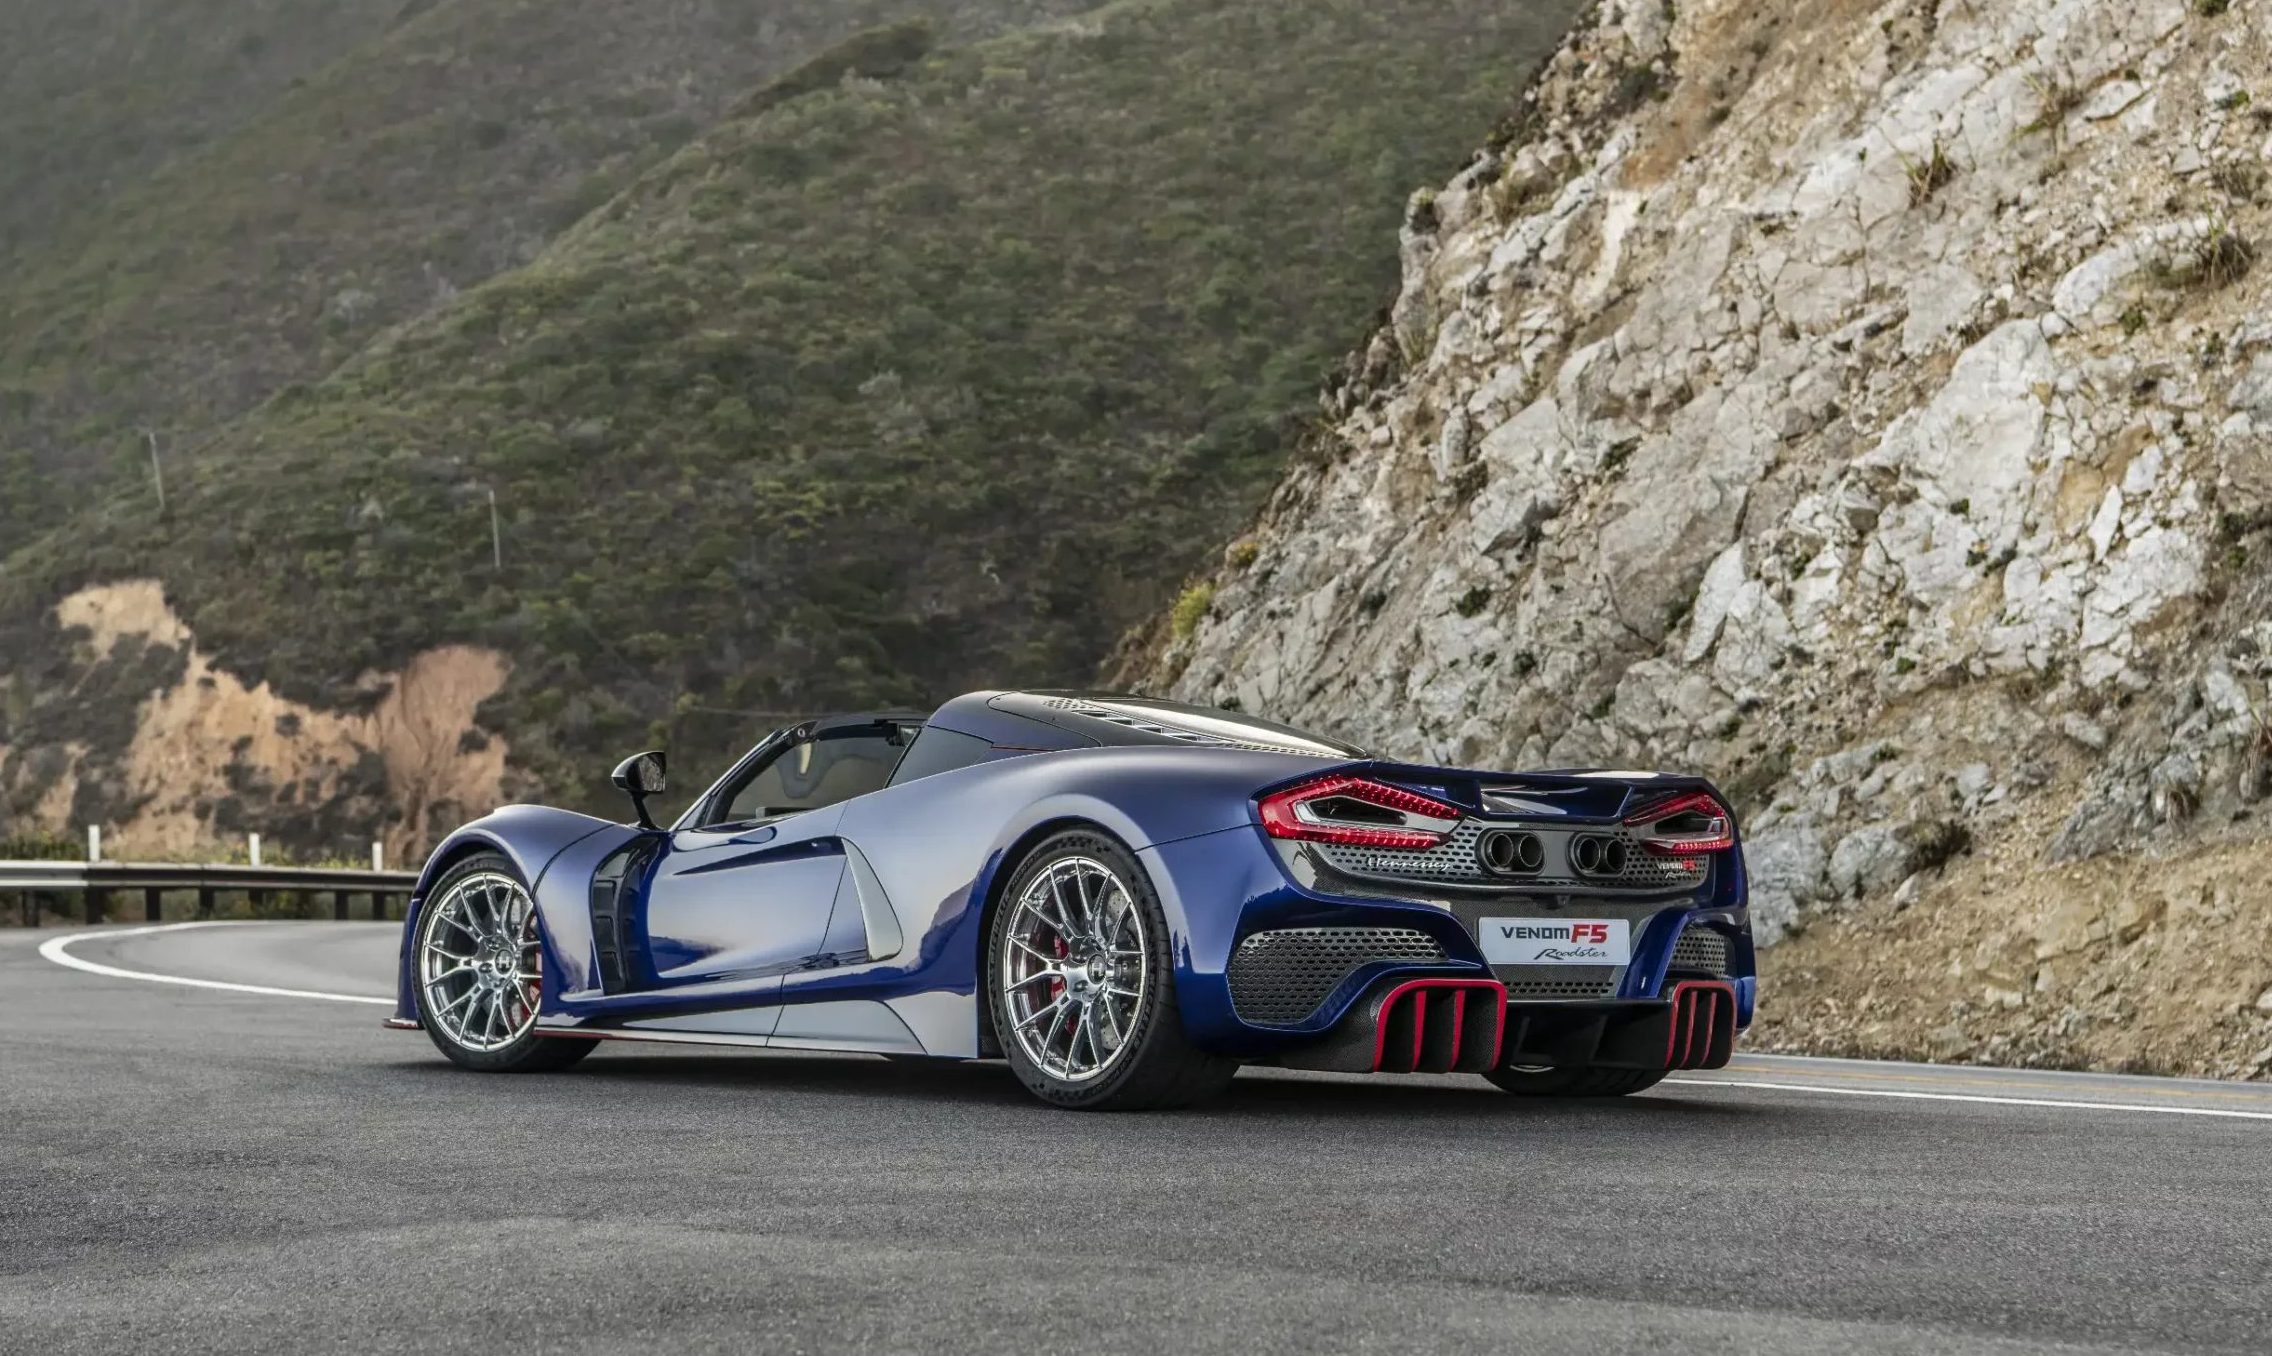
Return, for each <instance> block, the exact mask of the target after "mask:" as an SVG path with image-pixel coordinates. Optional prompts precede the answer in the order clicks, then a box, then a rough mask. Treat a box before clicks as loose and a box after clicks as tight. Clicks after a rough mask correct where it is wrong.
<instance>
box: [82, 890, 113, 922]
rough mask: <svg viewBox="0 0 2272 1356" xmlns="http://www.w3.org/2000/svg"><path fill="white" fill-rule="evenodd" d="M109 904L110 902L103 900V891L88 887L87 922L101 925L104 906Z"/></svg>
mask: <svg viewBox="0 0 2272 1356" xmlns="http://www.w3.org/2000/svg"><path fill="white" fill-rule="evenodd" d="M108 902H109V901H107V900H105V899H104V898H103V892H102V891H101V890H99V889H97V888H95V887H94V886H92V885H90V886H88V887H87V921H88V922H89V923H100V922H101V921H103V906H104V905H105V904H106V903H108Z"/></svg>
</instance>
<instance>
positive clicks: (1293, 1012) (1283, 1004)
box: [1229, 928, 1444, 1026]
mask: <svg viewBox="0 0 2272 1356" xmlns="http://www.w3.org/2000/svg"><path fill="white" fill-rule="evenodd" d="M1443 959H1444V948H1443V947H1442V945H1440V944H1439V943H1438V942H1437V941H1436V939H1435V938H1433V937H1430V936H1429V935H1428V934H1427V933H1425V932H1421V931H1419V930H1417V929H1414V928H1282V929H1280V930H1278V931H1275V932H1257V933H1255V934H1254V935H1253V936H1251V937H1248V938H1247V939H1246V940H1245V941H1243V942H1240V943H1239V946H1238V950H1237V951H1235V952H1233V953H1232V954H1231V964H1230V971H1229V978H1230V982H1231V1007H1232V1009H1233V1010H1234V1011H1236V1012H1237V1013H1238V1015H1239V1017H1240V1018H1241V1019H1242V1020H1244V1021H1249V1022H1260V1023H1266V1024H1269V1025H1274V1026H1285V1025H1290V1024H1292V1023H1296V1022H1299V1021H1301V1020H1302V1019H1303V1018H1305V1017H1307V1016H1309V1015H1310V1014H1311V1013H1313V1012H1316V1011H1317V1009H1318V1006H1319V1005H1320V1004H1322V1003H1323V1002H1325V1000H1326V999H1327V998H1329V997H1331V996H1332V994H1333V991H1334V990H1335V989H1337V988H1339V987H1340V986H1341V981H1343V980H1345V979H1347V978H1348V977H1349V976H1350V974H1351V973H1352V972H1354V971H1355V970H1356V969H1357V968H1358V967H1359V966H1364V965H1371V964H1374V963H1376V962H1381V961H1387V962H1393V963H1403V964H1417V965H1426V964H1429V963H1431V962H1436V961H1441V960H1443Z"/></svg>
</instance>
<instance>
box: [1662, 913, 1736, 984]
mask: <svg viewBox="0 0 2272 1356" xmlns="http://www.w3.org/2000/svg"><path fill="white" fill-rule="evenodd" d="M1671 969H1672V970H1674V971H1678V972H1679V973H1681V974H1689V975H1711V976H1714V977H1715V978H1717V977H1718V976H1720V975H1724V974H1726V973H1727V972H1728V939H1727V936H1726V934H1724V933H1721V932H1716V931H1714V930H1713V929H1711V928H1707V927H1696V926H1693V925H1692V926H1690V927H1689V928H1688V929H1687V930H1686V931H1684V932H1682V933H1681V934H1680V940H1679V941H1677V942H1674V943H1673V946H1672V966H1671Z"/></svg>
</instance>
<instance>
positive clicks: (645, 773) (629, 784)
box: [609, 749, 668, 829]
mask: <svg viewBox="0 0 2272 1356" xmlns="http://www.w3.org/2000/svg"><path fill="white" fill-rule="evenodd" d="M609 780H611V781H613V782H614V783H615V785H616V787H617V789H619V790H621V791H622V792H623V794H625V795H627V796H629V797H631V809H632V811H633V812H634V813H636V814H637V815H638V816H639V827H640V828H642V829H652V828H655V827H657V825H656V823H655V821H654V819H653V818H652V817H650V816H649V815H648V813H647V797H649V796H659V795H661V794H662V793H663V788H664V787H665V786H666V785H668V783H666V782H665V781H664V780H663V751H662V750H661V749H651V750H649V751H648V752H646V753H635V754H632V755H631V756H630V757H629V758H626V759H624V760H623V761H622V762H620V763H617V764H616V765H615V772H614V773H613V774H612V775H611V776H610V777H609Z"/></svg>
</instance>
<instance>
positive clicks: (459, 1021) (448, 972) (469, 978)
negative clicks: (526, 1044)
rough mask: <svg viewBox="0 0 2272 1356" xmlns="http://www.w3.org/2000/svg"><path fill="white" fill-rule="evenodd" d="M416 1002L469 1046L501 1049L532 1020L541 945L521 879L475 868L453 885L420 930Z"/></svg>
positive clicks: (452, 1036)
mask: <svg viewBox="0 0 2272 1356" xmlns="http://www.w3.org/2000/svg"><path fill="white" fill-rule="evenodd" d="M419 936H420V940H419V943H418V1006H419V1010H420V1011H421V1012H422V1013H424V1014H425V1017H426V1020H427V1021H428V1022H430V1023H432V1024H433V1025H434V1026H435V1027H436V1028H438V1029H439V1030H440V1031H441V1033H442V1034H443V1035H444V1036H447V1037H448V1038H449V1039H450V1040H451V1041H452V1042H453V1043H455V1044H457V1045H459V1046H462V1047H464V1048H465V1049H467V1050H475V1051H483V1052H487V1051H491V1050H501V1049H503V1048H504V1047H506V1046H508V1045H511V1044H512V1043H513V1042H514V1041H517V1040H519V1039H520V1038H521V1037H522V1036H525V1035H527V1034H528V1030H529V1028H530V1027H532V1026H534V1025H536V1008H537V998H538V995H539V994H540V993H541V992H542V984H543V980H542V974H543V969H544V967H543V964H542V961H543V948H542V947H541V946H540V945H539V943H538V941H537V930H536V903H535V901H533V900H531V899H530V898H529V893H528V891H526V890H524V889H522V888H521V885H520V882H518V881H516V880H514V879H512V878H511V877H509V876H504V875H500V874H499V873H497V872H494V871H480V872H476V873H474V874H473V875H470V876H466V877H463V878H461V879H459V880H458V881H457V882H456V883H454V884H453V885H451V886H450V890H449V893H448V894H445V895H443V896H442V898H441V899H440V900H439V901H437V902H436V903H435V904H434V905H433V906H432V907H431V910H430V911H429V913H428V914H427V919H426V922H425V925H424V926H423V927H421V928H420V929H419Z"/></svg>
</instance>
